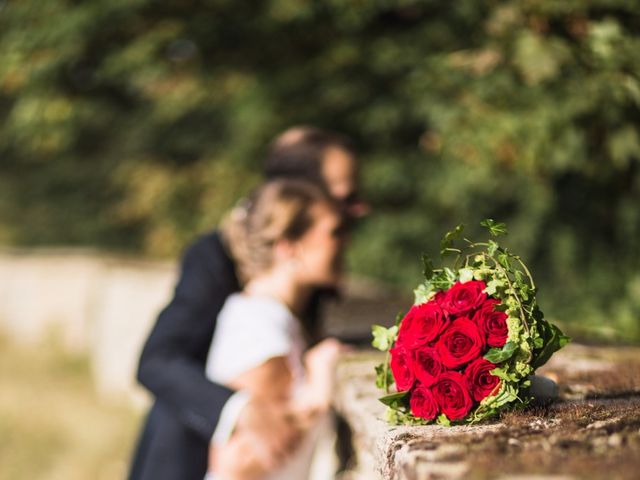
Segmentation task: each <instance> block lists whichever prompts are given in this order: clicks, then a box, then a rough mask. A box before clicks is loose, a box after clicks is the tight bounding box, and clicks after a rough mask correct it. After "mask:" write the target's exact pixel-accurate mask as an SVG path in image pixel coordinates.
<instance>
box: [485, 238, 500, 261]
mask: <svg viewBox="0 0 640 480" xmlns="http://www.w3.org/2000/svg"><path fill="white" fill-rule="evenodd" d="M499 248H500V246H499V245H498V244H497V243H496V242H494V241H493V240H489V246H488V247H487V253H488V254H489V256H490V257H493V256H494V255H495V254H496V252H497V251H498V249H499Z"/></svg>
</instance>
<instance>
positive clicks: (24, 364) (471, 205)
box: [0, 0, 640, 479]
mask: <svg viewBox="0 0 640 480" xmlns="http://www.w3.org/2000/svg"><path fill="white" fill-rule="evenodd" d="M638 52H640V4H639V3H637V2H634V1H630V0H580V1H577V0H576V1H563V2H557V1H554V0H519V1H478V0H458V1H456V2H445V1H437V0H424V1H411V0H384V1H378V2H344V1H339V0H324V1H311V0H307V1H305V0H270V1H256V2H238V1H228V0H209V1H205V0H201V1H196V0H192V1H190V0H165V1H162V2H160V1H154V0H109V1H106V0H104V1H102V0H92V1H85V2H78V1H71V0H67V1H62V0H45V1H41V0H38V1H36V0H21V1H17V0H16V1H10V0H0V245H2V250H0V253H1V255H0V273H1V274H2V277H0V286H1V287H2V291H0V328H3V329H4V333H3V335H4V339H3V341H2V342H0V353H1V355H2V357H6V358H2V360H1V361H0V365H3V367H2V368H3V369H7V367H6V365H7V363H12V362H13V363H14V364H15V365H19V366H18V367H16V368H10V369H7V372H3V375H4V373H7V375H9V377H7V378H8V383H7V384H10V385H13V387H14V388H12V389H8V390H7V389H5V387H4V385H3V388H2V391H0V464H2V465H3V469H5V466H7V465H8V467H6V468H9V470H8V471H9V472H10V473H11V475H9V476H8V477H6V478H12V479H16V478H66V479H70V478H119V477H122V476H123V475H124V473H123V472H124V471H125V470H126V461H127V459H128V455H129V451H128V449H129V448H130V445H131V442H133V435H134V432H135V430H136V428H137V423H136V421H132V420H131V418H133V419H137V418H139V413H137V412H138V410H136V408H135V407H131V405H132V404H143V403H144V400H142V401H140V402H137V403H136V401H133V402H130V401H126V402H125V401H123V402H121V403H118V402H115V403H114V401H113V399H110V400H106V399H105V398H106V397H105V396H104V395H102V396H100V395H98V393H96V392H95V389H94V388H93V387H92V386H91V385H92V384H91V382H92V380H91V378H93V377H95V376H96V375H97V376H98V387H99V388H98V392H104V391H120V390H118V389H117V388H115V387H114V385H116V384H117V383H118V381H120V380H112V381H111V380H109V378H116V377H117V378H122V377H123V375H124V374H123V373H122V372H127V374H128V375H129V376H130V372H131V370H132V369H133V368H134V363H135V360H136V357H137V349H138V348H139V343H140V341H141V339H143V338H144V335H145V334H146V332H147V330H148V328H149V326H150V325H151V322H152V321H153V316H154V315H155V312H157V309H158V308H160V307H161V306H162V305H163V303H164V302H166V301H167V300H168V298H169V294H170V291H171V285H172V282H173V278H174V276H173V275H174V270H173V269H174V265H175V260H176V258H177V257H178V255H179V254H180V252H181V251H182V249H183V248H184V247H185V246H186V245H187V244H188V243H189V242H190V241H191V240H192V239H193V238H194V237H195V236H196V235H197V234H198V233H201V232H204V231H206V230H208V229H211V228H213V227H214V226H215V225H216V223H217V222H218V220H219V219H220V218H221V215H222V214H223V213H224V212H225V211H226V210H227V209H228V208H229V207H230V206H231V205H232V204H233V203H234V202H235V201H236V200H237V199H238V198H239V197H240V196H241V195H243V194H244V193H246V192H247V191H248V190H249V189H250V188H251V187H252V186H253V185H255V184H256V182H257V181H258V179H259V172H260V165H261V158H262V156H263V154H264V152H265V150H266V146H267V145H268V142H269V141H270V140H271V139H272V138H273V137H274V136H276V135H277V134H278V133H280V132H281V131H282V130H284V129H285V128H288V127H290V126H291V125H295V124H301V123H306V124H312V125H316V126H320V127H324V128H329V129H332V130H337V131H339V132H342V133H345V134H347V135H349V136H351V137H352V138H353V139H354V140H355V141H356V144H357V146H358V150H359V152H360V157H359V159H360V162H361V165H362V172H361V173H362V185H363V188H362V190H363V194H364V196H365V197H366V199H367V200H368V201H369V202H370V203H371V205H372V207H373V212H372V214H371V215H370V216H369V217H368V218H366V219H365V220H364V221H363V222H362V223H361V225H359V226H358V229H357V231H356V232H355V235H354V239H353V245H352V248H351V250H350V254H349V268H350V271H351V272H353V274H354V275H355V276H358V277H364V278H368V279H373V280H375V281H377V282H378V283H379V284H382V285H385V288H384V291H385V292H387V293H388V292H397V295H398V296H400V297H402V296H404V297H409V298H410V292H411V289H412V288H413V287H415V285H416V284H417V283H418V282H419V280H420V269H421V265H420V261H419V258H420V254H421V253H422V252H426V253H429V254H431V255H432V256H437V251H438V244H439V240H440V237H441V235H442V233H443V232H444V231H447V230H449V229H451V228H452V227H453V226H454V225H455V224H457V223H461V222H463V223H466V224H467V234H468V236H469V237H470V238H479V239H481V238H483V236H480V237H479V235H484V234H482V232H481V231H480V230H479V228H480V227H479V225H478V224H479V222H480V220H482V219H483V218H486V217H491V218H495V219H497V220H499V221H502V222H506V223H507V225H508V227H509V230H510V234H509V236H508V237H507V239H506V240H505V241H504V244H505V245H507V246H508V247H510V248H512V249H513V250H514V251H516V252H517V253H519V254H520V255H521V256H522V257H523V258H524V259H525V261H526V262H527V263H528V264H529V265H530V267H531V269H532V271H533V274H534V276H535V277H536V279H537V283H538V284H539V287H540V294H539V302H540V304H541V306H542V308H543V310H544V312H545V313H546V315H547V317H548V318H549V319H551V320H552V321H554V322H557V323H559V324H560V325H562V326H563V327H564V329H565V330H566V331H567V332H568V333H569V334H571V335H573V336H575V337H577V338H578V339H580V340H582V341H591V342H624V343H634V342H638V341H640V256H639V255H638V250H639V249H640V208H639V206H640V168H639V167H640V55H638ZM54 247H55V248H54ZM154 282H155V283H154ZM365 290H366V289H365ZM96 292H99V293H96ZM142 297H145V298H146V297H149V300H148V302H147V303H145V305H147V306H149V307H145V308H146V310H145V308H141V309H140V314H139V315H137V316H136V315H132V314H131V311H132V310H131V309H132V308H133V309H134V310H135V308H137V307H132V306H131V305H132V304H135V301H136V299H139V298H142ZM46 298H48V300H46V301H45V300H44V299H46ZM64 298H69V299H70V300H69V302H68V303H65V302H63V301H62V300H61V299H64ZM52 302H53V303H52ZM56 302H57V303H56ZM74 302H75V303H74ZM132 302H133V303H132ZM71 304H73V305H71ZM52 305H54V306H55V308H54V307H52ZM113 305H119V307H114V306H113ZM38 306H40V307H41V308H42V309H43V310H44V313H42V312H41V313H37V312H36V310H38ZM54 311H55V312H56V315H57V316H56V315H54V316H56V318H55V321H53V320H51V321H50V320H46V321H45V320H40V318H41V317H42V318H44V317H46V316H47V315H48V316H49V317H51V316H52V312H54ZM87 312H89V313H87ZM105 312H106V313H105ZM149 312H151V313H149ZM62 317H64V319H62ZM142 317H144V319H143V318H142ZM68 318H72V319H73V320H71V321H69V320H68ZM96 318H97V319H100V320H99V321H98V320H94V319H96ZM90 319H91V320H90ZM374 320H375V321H380V322H384V321H385V320H386V319H374ZM53 324H56V325H63V327H61V328H58V330H55V329H52V328H50V327H51V325H53ZM43 325H45V326H44V327H43ZM96 325H98V326H97V327H96ZM113 325H119V326H120V327H119V328H120V329H119V330H118V332H119V333H117V334H112V333H110V332H112V330H113V329H114V328H115V327H113ZM25 332H26V333H25ZM42 332H46V333H42ZM0 333H2V332H0ZM16 338H23V339H27V340H30V341H29V342H26V343H25V342H22V343H21V344H20V345H21V346H16V345H15V341H14V340H15V339H16ZM43 344H45V345H47V347H46V348H47V349H48V350H47V349H43V347H42V345H43ZM105 344H108V345H110V347H109V351H110V352H111V353H109V354H106V353H104V354H103V353H100V352H102V351H103V350H105V348H106V347H104V345H105ZM49 350H51V351H49ZM96 352H99V353H96ZM113 352H128V353H126V354H125V353H122V355H121V357H126V358H127V361H126V362H125V365H124V366H122V367H121V368H120V370H119V372H120V373H113V374H112V375H111V374H106V373H104V372H105V369H106V370H108V369H109V368H110V366H111V365H112V363H113V361H112V360H111V359H112V358H113V357H114V353H113ZM132 352H133V353H132ZM116 357H117V355H116ZM27 359H31V360H27ZM30 362H31V363H33V365H30ZM37 362H39V363H37ZM36 363H37V365H36ZM96 365H98V366H97V367H96ZM100 365H102V367H100ZM31 370H33V372H36V371H37V372H39V373H38V375H35V374H33V375H34V376H32V377H29V378H39V377H41V378H40V381H41V382H40V383H36V382H35V380H33V381H30V382H29V381H27V380H26V379H27V378H28V376H29V375H32V374H31V373H27V372H29V371H31ZM92 371H93V373H92ZM96 371H98V372H102V373H98V374H96V373H95V372H96ZM56 375H58V376H59V377H60V380H59V382H58V381H56V380H55V379H56V378H58V377H56ZM109 375H111V377H109ZM118 375H120V376H119V377H118ZM92 376H93V377H92ZM4 378H5V377H4V376H3V383H4V382H5V380H4ZM127 378H128V377H127ZM100 379H102V380H100ZM68 382H72V383H73V382H76V383H73V385H75V387H73V388H67V386H66V383H68ZM82 382H85V383H86V385H85V384H83V383H82ZM121 382H122V381H121ZM58 383H60V385H59V387H60V388H56V385H57V384H58ZM125 383H126V382H125ZM131 383H132V380H130V381H129V384H127V385H129V386H128V387H126V388H129V387H130V384H131ZM80 385H84V386H80ZM76 387H77V389H79V390H81V391H82V393H78V392H76V393H77V395H76V396H74V397H73V398H72V397H69V398H68V399H67V398H66V397H60V398H59V400H58V403H57V404H56V403H55V402H48V403H47V406H46V408H43V407H42V406H41V405H40V406H39V405H37V404H34V405H33V408H32V409H31V410H32V411H37V412H41V413H40V414H39V415H41V416H42V418H39V419H38V420H34V419H33V418H32V417H33V415H32V416H30V417H29V419H28V422H27V423H28V424H27V425H25V422H23V421H21V419H22V420H23V417H24V415H23V414H21V413H20V411H19V407H20V405H17V404H18V403H21V401H18V400H16V399H17V398H22V397H19V396H20V395H22V394H24V395H26V394H27V393H28V392H29V391H31V392H32V393H34V394H37V393H38V392H39V391H42V390H43V389H47V391H49V390H53V391H55V393H56V395H62V394H63V393H64V392H74V388H76ZM123 388H124V387H123ZM11 392H13V393H11ZM24 395H23V396H24ZM78 395H81V396H82V395H84V397H82V398H83V399H84V400H82V401H83V402H84V403H83V405H85V407H86V411H85V414H84V416H82V415H81V414H80V412H82V411H83V410H82V408H79V407H78V408H76V409H75V412H76V414H75V415H74V417H75V416H78V417H79V419H78V421H81V422H82V425H85V426H86V424H87V423H91V424H93V423H94V422H95V423H96V425H97V426H98V425H101V424H103V425H105V426H108V427H109V428H107V429H103V430H99V431H100V432H102V433H100V434H97V433H96V432H97V431H98V430H94V431H93V435H92V437H91V438H93V440H94V441H93V443H92V442H87V441H85V440H83V438H84V437H83V436H82V435H85V436H86V435H89V434H88V433H87V432H86V431H85V433H84V434H83V433H78V432H76V433H73V432H74V430H73V427H71V426H70V425H72V424H73V421H74V420H73V419H71V418H70V419H69V422H71V423H70V424H69V425H67V424H66V423H64V422H63V418H64V416H63V415H62V416H58V417H56V418H54V419H52V418H51V413H52V412H51V411H50V409H53V408H58V407H60V409H61V411H62V410H64V411H67V410H68V409H66V410H65V409H64V408H63V407H64V406H65V405H66V406H71V405H74V402H76V401H77V399H78V398H80V397H78ZM93 396H96V398H95V399H94V398H93ZM127 398H128V397H127ZM99 402H105V403H104V405H102V404H100V403H99ZM100 405H102V406H100ZM21 407H22V409H24V404H22V405H21ZM91 408H93V409H94V410H96V411H95V412H94V411H92V410H91ZM113 409H116V410H113ZM22 411H24V410H22ZM105 415H111V417H106V418H103V417H104V416H105ZM114 419H117V420H114ZM118 422H119V423H121V424H122V428H120V429H118V430H117V432H118V433H115V431H111V430H109V429H112V430H113V429H115V428H116V426H117V425H119V423H118ZM97 426H96V428H98V427H97ZM78 430H79V431H80V430H82V429H78ZM47 435H49V437H47ZM31 437H33V440H29V439H30V438H31ZM96 438H99V439H100V441H99V442H96ZM12 442H13V443H12ZM16 442H17V443H16ZM20 442H23V443H22V444H21V443H20ZM24 442H31V443H24ZM32 444H35V447H33V449H32V450H29V449H30V448H32V447H31V445H32ZM25 449H26V450H25ZM70 449H77V453H76V455H74V456H75V457H77V458H80V457H82V458H83V459H84V460H83V462H84V463H82V462H80V463H78V462H77V461H76V463H75V464H74V465H75V466H74V467H73V468H75V470H73V468H72V466H71V464H70V463H69V462H71V460H70V459H65V456H64V455H63V454H62V452H68V451H69V450H70ZM87 449H89V450H87ZM25 451H32V452H34V454H33V456H32V455H27V454H25V453H24V452H25ZM16 452H22V455H17V454H16ZM33 457H35V458H36V459H39V460H38V461H34V458H33ZM61 459H62V460H61ZM71 463H73V462H71ZM105 465H106V467H105ZM109 465H111V467H109V468H111V470H109V468H107V467H108V466H109ZM72 470H73V472H72ZM105 472H106V473H105ZM114 472H115V473H114ZM100 475H102V476H100Z"/></svg>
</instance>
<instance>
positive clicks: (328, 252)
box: [296, 204, 345, 286]
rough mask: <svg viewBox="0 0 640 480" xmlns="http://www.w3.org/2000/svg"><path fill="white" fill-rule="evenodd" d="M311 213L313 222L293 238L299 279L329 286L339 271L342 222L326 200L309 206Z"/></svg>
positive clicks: (337, 278)
mask: <svg viewBox="0 0 640 480" xmlns="http://www.w3.org/2000/svg"><path fill="white" fill-rule="evenodd" d="M311 216H312V218H313V219H314V221H313V225H312V226H311V227H310V228H309V230H307V232H306V233H305V234H304V235H303V236H302V237H301V238H300V239H299V240H298V241H297V242H296V260H297V261H298V266H299V269H298V271H299V279H300V281H301V282H303V283H305V284H307V285H313V286H332V285H335V284H336V283H337V282H338V280H339V279H340V274H341V272H342V256H343V251H344V243H345V232H344V222H343V221H342V218H341V216H340V215H339V214H338V213H337V212H336V211H335V210H333V209H332V208H331V207H330V206H329V205H326V204H316V205H314V206H313V207H311Z"/></svg>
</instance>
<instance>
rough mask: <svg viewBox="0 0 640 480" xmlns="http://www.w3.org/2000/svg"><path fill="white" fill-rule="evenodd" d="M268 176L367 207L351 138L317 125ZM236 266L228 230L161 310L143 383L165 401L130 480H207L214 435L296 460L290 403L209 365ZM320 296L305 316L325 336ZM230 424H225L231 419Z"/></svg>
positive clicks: (290, 143) (355, 209) (201, 244)
mask: <svg viewBox="0 0 640 480" xmlns="http://www.w3.org/2000/svg"><path fill="white" fill-rule="evenodd" d="M264 165H265V170H264V173H265V177H266V178H268V179H269V178H278V177H295V178H304V179H307V180H310V181H313V182H316V183H318V184H320V185H322V186H323V187H325V188H326V189H327V191H328V192H329V193H330V194H331V195H332V196H334V197H335V198H336V199H337V200H339V201H340V202H342V204H343V205H344V208H345V213H346V214H347V216H348V217H349V216H351V217H357V216H360V215H362V214H363V213H364V211H365V209H366V207H365V206H364V204H362V203H361V202H359V201H358V199H357V195H356V177H357V165H356V161H355V155H354V149H353V147H352V145H351V142H350V141H349V140H348V139H346V138H345V137H343V136H341V135H338V134H335V133H332V132H327V131H324V130H320V129H317V128H312V127H296V128H292V129H289V130H287V131H286V132H284V133H283V134H282V135H280V136H279V137H278V138H277V139H276V140H275V141H274V143H273V144H272V146H271V149H270V151H269V154H268V155H267V158H266V161H265V164H264ZM239 288H240V285H239V283H238V280H237V278H236V275H235V268H234V263H233V260H232V259H231V258H230V256H229V254H228V250H227V248H226V246H225V242H224V238H223V237H222V235H221V233H220V232H219V231H213V232H210V233H208V234H206V235H204V236H202V237H201V238H200V239H198V240H197V241H196V242H195V243H193V244H192V245H191V246H190V247H189V248H188V249H187V250H186V252H185V254H184V257H183V261H182V270H181V274H180V278H179V280H178V283H177V286H176V289H175V293H174V297H173V299H172V300H171V302H170V303H169V305H168V306H167V307H166V308H165V309H164V310H163V311H162V312H161V313H160V315H159V317H158V319H157V322H156V324H155V326H154V327H153V329H152V331H151V334H150V335H149V338H148V340H147V342H146V344H145V346H144V349H143V351H142V355H141V357H140V363H139V368H138V380H139V381H140V383H142V384H143V385H144V386H145V387H146V388H148V389H149V391H150V392H151V393H152V394H153V395H154V396H155V402H154V405H153V407H152V408H151V411H150V413H149V415H148V417H147V420H146V423H145V426H144V429H143V432H142V435H141V437H140V440H139V443H138V447H137V450H136V453H135V456H134V459H133V463H132V466H131V471H130V474H129V479H130V480H192V479H193V480H202V478H203V477H204V475H205V472H206V469H207V453H208V447H209V443H210V441H211V440H212V438H214V435H215V438H217V439H224V438H228V437H229V436H230V435H232V432H233V430H234V429H240V428H250V429H252V431H254V432H255V433H256V435H257V441H256V443H255V445H254V446H252V448H251V449H250V450H249V451H247V455H248V456H254V457H255V458H256V459H257V460H258V461H259V462H261V463H262V464H263V465H264V466H265V467H273V466H275V465H278V464H279V463H280V462H282V461H283V460H284V458H286V454H287V452H288V451H289V450H290V446H291V445H292V444H294V443H295V441H296V440H297V438H298V434H299V432H297V431H296V429H295V428H294V427H293V425H291V424H290V423H289V422H288V419H287V415H286V412H284V411H283V410H282V409H281V407H276V406H274V405H268V404H264V403H258V402H254V401H252V399H251V398H245V397H244V396H243V394H242V392H233V391H231V390H229V389H228V388H226V387H224V386H222V385H218V384H215V383H212V382H210V381H209V380H208V379H207V378H206V376H205V362H206V359H207V354H208V350H209V345H210V343H211V338H212V336H213V332H214V329H215V325H216V318H217V316H218V313H219V312H220V309H221V308H222V305H223V304H224V302H225V300H226V298H227V297H228V296H229V295H230V294H231V293H233V292H235V291H237V290H239ZM320 301H321V299H320V298H319V296H317V295H316V296H315V298H314V300H313V301H312V302H311V304H310V305H309V307H308V314H307V315H306V318H305V319H303V320H304V321H305V322H306V327H307V329H308V331H309V332H310V334H311V335H312V336H313V335H315V334H317V332H318V318H317V317H318V311H317V310H318V308H317V307H318V304H319V302H320ZM221 419H222V420H221Z"/></svg>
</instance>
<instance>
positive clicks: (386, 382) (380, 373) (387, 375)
mask: <svg viewBox="0 0 640 480" xmlns="http://www.w3.org/2000/svg"><path fill="white" fill-rule="evenodd" d="M394 382H395V379H394V378H393V373H392V372H391V369H390V368H385V364H384V363H381V364H380V365H376V387H378V388H383V389H386V388H388V387H389V386H391V385H393V384H394Z"/></svg>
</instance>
